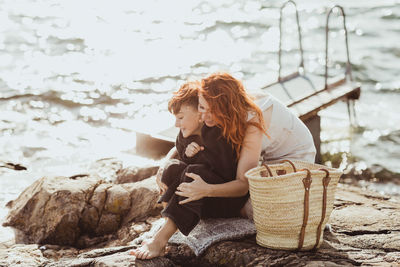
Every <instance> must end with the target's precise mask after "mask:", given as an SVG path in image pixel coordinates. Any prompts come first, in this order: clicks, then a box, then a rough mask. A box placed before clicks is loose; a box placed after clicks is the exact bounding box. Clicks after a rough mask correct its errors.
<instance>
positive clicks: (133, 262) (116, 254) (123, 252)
mask: <svg viewBox="0 0 400 267" xmlns="http://www.w3.org/2000/svg"><path fill="white" fill-rule="evenodd" d="M132 248H133V246H121V247H113V248H103V249H95V250H92V251H90V252H86V253H82V254H80V255H78V256H77V257H76V258H65V259H62V260H60V261H57V262H52V263H50V264H48V265H46V266H48V267H65V266H82V267H83V266H87V267H89V266H90V267H92V266H96V267H113V266H115V267H125V266H126V267H129V266H137V267H170V266H176V265H175V264H174V263H173V262H172V261H171V260H169V259H167V258H164V257H159V258H155V259H152V260H147V261H143V260H137V259H136V258H135V257H134V256H132V255H130V254H129V250H131V249H132Z"/></svg>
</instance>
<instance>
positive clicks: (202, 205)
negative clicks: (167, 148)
mask: <svg viewBox="0 0 400 267" xmlns="http://www.w3.org/2000/svg"><path fill="white" fill-rule="evenodd" d="M170 166H171V167H170ZM172 166H173V167H172ZM165 171H167V173H165ZM165 171H164V173H165V179H164V181H163V182H164V183H165V184H167V185H168V182H170V185H168V190H167V192H166V193H165V194H164V195H163V196H162V197H161V199H162V200H161V199H160V200H161V201H165V202H168V205H167V206H166V208H165V209H164V210H163V211H162V213H161V214H162V215H163V216H164V217H168V218H170V219H172V220H173V221H174V223H175V224H176V226H177V227H178V229H179V231H180V232H181V233H182V234H184V235H188V234H189V233H190V231H192V230H193V228H194V227H195V226H196V225H197V224H198V222H199V221H200V219H201V218H230V217H238V216H239V215H240V209H241V208H242V207H243V206H244V204H245V203H246V201H247V199H248V197H249V194H247V195H245V196H243V197H236V198H225V197H212V198H211V197H206V198H202V199H199V200H196V201H191V202H189V203H186V204H183V205H181V204H179V201H181V200H184V199H185V197H181V196H178V195H176V194H175V191H176V188H177V187H178V186H179V184H180V183H182V182H191V181H193V179H192V178H190V177H188V176H186V175H185V174H186V173H187V172H190V173H195V174H197V175H199V176H200V177H201V178H202V179H203V180H204V181H205V182H206V183H208V184H222V183H226V182H229V181H231V180H232V179H235V177H227V178H222V177H220V176H218V175H216V174H215V173H214V172H212V171H211V170H210V167H208V166H207V165H204V164H191V165H186V163H184V162H182V161H178V162H175V163H173V164H171V165H169V166H168V167H167V168H166V169H165ZM164 173H163V178H164ZM170 175H172V176H170ZM167 176H168V177H167ZM173 177H175V179H173ZM177 177H180V179H177ZM161 180H163V179H161ZM164 196H165V198H163V197H164ZM164 199H165V200H164Z"/></svg>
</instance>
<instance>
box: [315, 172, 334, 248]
mask: <svg viewBox="0 0 400 267" xmlns="http://www.w3.org/2000/svg"><path fill="white" fill-rule="evenodd" d="M319 170H320V171H324V172H325V173H326V176H325V177H324V178H323V179H322V185H323V187H324V191H323V196H322V214H321V221H320V222H319V225H318V228H317V241H316V242H315V245H314V247H313V249H316V248H317V246H318V243H319V240H320V237H321V231H322V223H323V222H324V220H325V215H326V199H327V191H328V185H329V182H330V181H331V177H330V176H329V171H328V170H327V169H319Z"/></svg>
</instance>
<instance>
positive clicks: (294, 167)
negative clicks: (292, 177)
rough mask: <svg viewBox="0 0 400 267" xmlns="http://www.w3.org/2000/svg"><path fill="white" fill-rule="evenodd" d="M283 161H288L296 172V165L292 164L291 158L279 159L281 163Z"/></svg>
mask: <svg viewBox="0 0 400 267" xmlns="http://www.w3.org/2000/svg"><path fill="white" fill-rule="evenodd" d="M284 162H288V163H289V164H290V165H291V166H292V168H293V171H294V172H297V170H296V166H295V165H294V163H293V162H292V161H291V160H288V159H284V160H282V161H281V163H284Z"/></svg>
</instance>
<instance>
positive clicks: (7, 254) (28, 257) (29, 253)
mask: <svg viewBox="0 0 400 267" xmlns="http://www.w3.org/2000/svg"><path fill="white" fill-rule="evenodd" d="M49 262H50V261H49V260H48V259H47V258H45V257H44V256H43V255H42V252H41V251H40V250H39V247H38V245H20V244H18V245H14V246H12V247H10V248H7V249H0V266H24V267H30V266H32V267H37V266H46V264H47V263H49Z"/></svg>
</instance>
